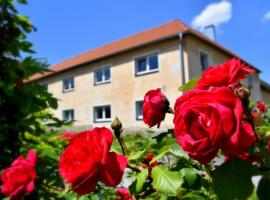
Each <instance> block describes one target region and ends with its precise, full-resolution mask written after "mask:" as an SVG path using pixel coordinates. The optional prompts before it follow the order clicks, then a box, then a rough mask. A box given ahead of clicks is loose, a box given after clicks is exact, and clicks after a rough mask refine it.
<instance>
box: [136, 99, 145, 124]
mask: <svg viewBox="0 0 270 200" xmlns="http://www.w3.org/2000/svg"><path fill="white" fill-rule="evenodd" d="M135 106H136V119H137V120H142V119H143V101H136V102H135Z"/></svg>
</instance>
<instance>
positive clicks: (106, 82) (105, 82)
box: [94, 80, 111, 85]
mask: <svg viewBox="0 0 270 200" xmlns="http://www.w3.org/2000/svg"><path fill="white" fill-rule="evenodd" d="M108 83H111V80H109V81H102V82H95V83H94V85H103V84H108Z"/></svg>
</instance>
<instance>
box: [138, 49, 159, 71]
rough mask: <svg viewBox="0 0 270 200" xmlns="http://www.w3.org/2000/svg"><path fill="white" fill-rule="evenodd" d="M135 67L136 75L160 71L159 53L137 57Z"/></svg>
mask: <svg viewBox="0 0 270 200" xmlns="http://www.w3.org/2000/svg"><path fill="white" fill-rule="evenodd" d="M135 68H136V69H135V71H136V75H140V74H145V73H150V72H155V71H158V54H157V53H154V54H150V55H148V56H144V57H140V58H136V59H135Z"/></svg>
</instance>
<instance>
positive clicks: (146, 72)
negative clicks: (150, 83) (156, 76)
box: [135, 69, 159, 76]
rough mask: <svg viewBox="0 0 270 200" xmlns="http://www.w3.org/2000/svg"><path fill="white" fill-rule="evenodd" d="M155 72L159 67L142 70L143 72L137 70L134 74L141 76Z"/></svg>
mask: <svg viewBox="0 0 270 200" xmlns="http://www.w3.org/2000/svg"><path fill="white" fill-rule="evenodd" d="M156 72H159V69H153V70H148V71H144V72H137V73H136V74H135V76H142V75H146V74H152V73H156Z"/></svg>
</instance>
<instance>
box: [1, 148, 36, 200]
mask: <svg viewBox="0 0 270 200" xmlns="http://www.w3.org/2000/svg"><path fill="white" fill-rule="evenodd" d="M36 161H37V154H36V152H35V151H33V150H29V151H28V154H27V157H26V158H23V157H22V156H19V157H18V158H17V159H16V160H14V161H13V162H12V164H11V166H9V167H8V168H6V169H4V171H3V173H2V175H1V181H2V184H3V185H2V189H1V190H2V193H3V194H5V195H6V196H8V197H9V199H10V200H20V199H23V197H24V196H25V195H26V194H29V193H31V192H32V191H33V190H34V188H35V183H34V179H35V178H36V169H35V166H36Z"/></svg>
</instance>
